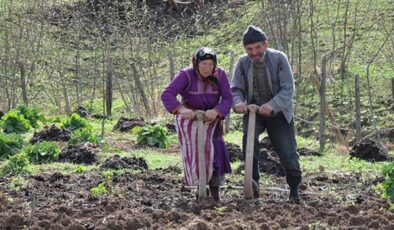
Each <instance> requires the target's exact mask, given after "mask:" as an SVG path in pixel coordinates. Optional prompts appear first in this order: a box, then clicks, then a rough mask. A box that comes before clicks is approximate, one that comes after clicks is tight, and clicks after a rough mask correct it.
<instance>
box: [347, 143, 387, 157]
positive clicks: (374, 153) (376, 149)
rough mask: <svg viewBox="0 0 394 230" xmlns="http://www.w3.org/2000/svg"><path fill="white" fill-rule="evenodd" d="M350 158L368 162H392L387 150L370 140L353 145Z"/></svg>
mask: <svg viewBox="0 0 394 230" xmlns="http://www.w3.org/2000/svg"><path fill="white" fill-rule="evenodd" d="M350 157H351V158H353V157H355V158H359V159H362V160H366V161H369V162H376V161H392V160H393V158H392V157H390V156H389V155H388V153H387V150H385V149H384V148H382V147H381V146H379V145H378V144H376V142H375V141H373V140H371V139H364V140H362V141H361V142H360V143H358V144H355V145H353V147H352V150H351V151H350Z"/></svg>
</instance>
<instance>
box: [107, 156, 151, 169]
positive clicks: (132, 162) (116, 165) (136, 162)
mask: <svg viewBox="0 0 394 230" xmlns="http://www.w3.org/2000/svg"><path fill="white" fill-rule="evenodd" d="M101 168H104V169H123V168H134V169H135V168H137V169H148V164H147V163H146V161H145V160H144V159H143V158H141V157H138V158H137V157H120V156H119V155H115V156H113V157H111V158H108V159H106V160H105V161H104V162H103V163H102V164H101Z"/></svg>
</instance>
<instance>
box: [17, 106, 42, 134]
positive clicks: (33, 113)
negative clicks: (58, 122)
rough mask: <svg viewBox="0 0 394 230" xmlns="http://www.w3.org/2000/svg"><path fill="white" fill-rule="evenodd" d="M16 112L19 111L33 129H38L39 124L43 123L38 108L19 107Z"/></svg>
mask: <svg viewBox="0 0 394 230" xmlns="http://www.w3.org/2000/svg"><path fill="white" fill-rule="evenodd" d="M16 110H17V111H19V113H20V114H22V115H23V117H24V118H25V119H26V120H29V122H30V125H31V126H32V127H33V128H38V127H39V122H44V121H45V117H44V116H43V115H42V114H41V111H40V110H39V109H38V108H32V107H28V106H26V105H20V106H18V107H17V108H16Z"/></svg>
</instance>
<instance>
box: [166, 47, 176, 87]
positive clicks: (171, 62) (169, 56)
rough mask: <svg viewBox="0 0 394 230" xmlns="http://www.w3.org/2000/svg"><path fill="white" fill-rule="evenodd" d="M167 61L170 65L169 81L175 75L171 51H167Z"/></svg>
mask: <svg viewBox="0 0 394 230" xmlns="http://www.w3.org/2000/svg"><path fill="white" fill-rule="evenodd" d="M168 62H169V63H168V64H169V65H170V81H172V79H173V78H174V75H175V63H174V57H173V53H172V52H170V53H168Z"/></svg>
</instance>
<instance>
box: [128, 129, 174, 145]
mask: <svg viewBox="0 0 394 230" xmlns="http://www.w3.org/2000/svg"><path fill="white" fill-rule="evenodd" d="M136 132H137V135H138V136H137V143H138V144H142V145H147V146H152V147H159V148H167V146H168V143H169V140H168V131H167V129H166V128H165V127H163V126H161V125H146V126H144V127H141V129H139V130H137V131H136Z"/></svg>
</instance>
